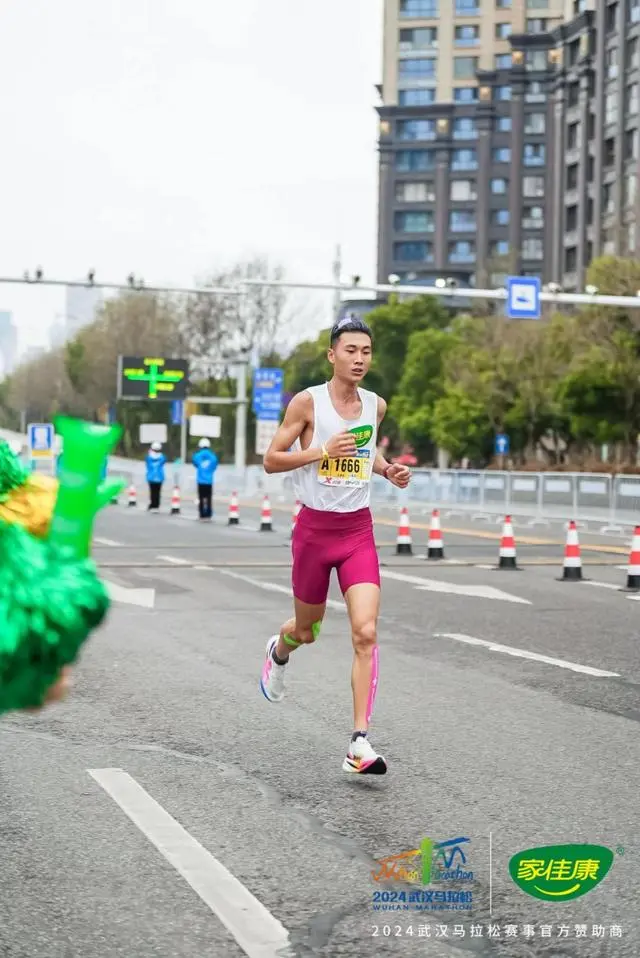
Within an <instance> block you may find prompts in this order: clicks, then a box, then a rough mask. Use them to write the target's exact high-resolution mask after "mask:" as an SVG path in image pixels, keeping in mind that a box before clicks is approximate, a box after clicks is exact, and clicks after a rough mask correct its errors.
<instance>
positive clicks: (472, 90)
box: [453, 86, 478, 103]
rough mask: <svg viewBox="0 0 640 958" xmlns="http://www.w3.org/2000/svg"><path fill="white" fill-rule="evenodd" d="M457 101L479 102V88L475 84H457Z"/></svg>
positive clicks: (454, 92)
mask: <svg viewBox="0 0 640 958" xmlns="http://www.w3.org/2000/svg"><path fill="white" fill-rule="evenodd" d="M453 99H454V102H455V103H477V102H478V88H477V87H475V86H457V87H454V88H453Z"/></svg>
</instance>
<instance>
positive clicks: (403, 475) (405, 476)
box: [387, 462, 411, 489]
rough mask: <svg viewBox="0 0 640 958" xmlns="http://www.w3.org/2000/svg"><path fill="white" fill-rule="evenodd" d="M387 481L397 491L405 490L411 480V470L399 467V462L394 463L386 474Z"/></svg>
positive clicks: (406, 467)
mask: <svg viewBox="0 0 640 958" xmlns="http://www.w3.org/2000/svg"><path fill="white" fill-rule="evenodd" d="M387 479H388V480H389V482H390V483H391V484H392V485H394V486H397V487H398V489H406V488H407V486H408V485H409V482H410V480H411V470H410V469H409V467H408V466H401V465H400V463H399V462H394V463H393V465H392V466H391V467H390V469H389V471H388V472H387Z"/></svg>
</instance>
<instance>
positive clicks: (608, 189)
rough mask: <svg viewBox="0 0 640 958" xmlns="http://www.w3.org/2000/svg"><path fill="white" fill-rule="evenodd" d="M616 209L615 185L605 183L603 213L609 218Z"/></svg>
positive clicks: (603, 188)
mask: <svg viewBox="0 0 640 958" xmlns="http://www.w3.org/2000/svg"><path fill="white" fill-rule="evenodd" d="M615 208H616V205H615V201H614V197H613V183H605V184H604V186H603V187H602V212H603V213H604V214H605V216H609V215H610V214H611V213H613V212H614V210H615Z"/></svg>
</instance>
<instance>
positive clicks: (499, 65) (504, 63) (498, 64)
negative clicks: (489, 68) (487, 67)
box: [495, 53, 511, 70]
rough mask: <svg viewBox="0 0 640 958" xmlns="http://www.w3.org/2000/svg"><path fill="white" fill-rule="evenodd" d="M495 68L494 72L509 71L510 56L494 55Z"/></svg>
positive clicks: (504, 54) (503, 54)
mask: <svg viewBox="0 0 640 958" xmlns="http://www.w3.org/2000/svg"><path fill="white" fill-rule="evenodd" d="M495 68H496V70H509V69H510V68H511V54H510V53H496V56H495Z"/></svg>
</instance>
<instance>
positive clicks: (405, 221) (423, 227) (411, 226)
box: [393, 210, 434, 233]
mask: <svg viewBox="0 0 640 958" xmlns="http://www.w3.org/2000/svg"><path fill="white" fill-rule="evenodd" d="M433 225H434V224H433V213H432V212H431V211H426V210H402V211H398V212H396V213H394V216H393V228H394V229H395V231H396V233H432V232H433Z"/></svg>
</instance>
